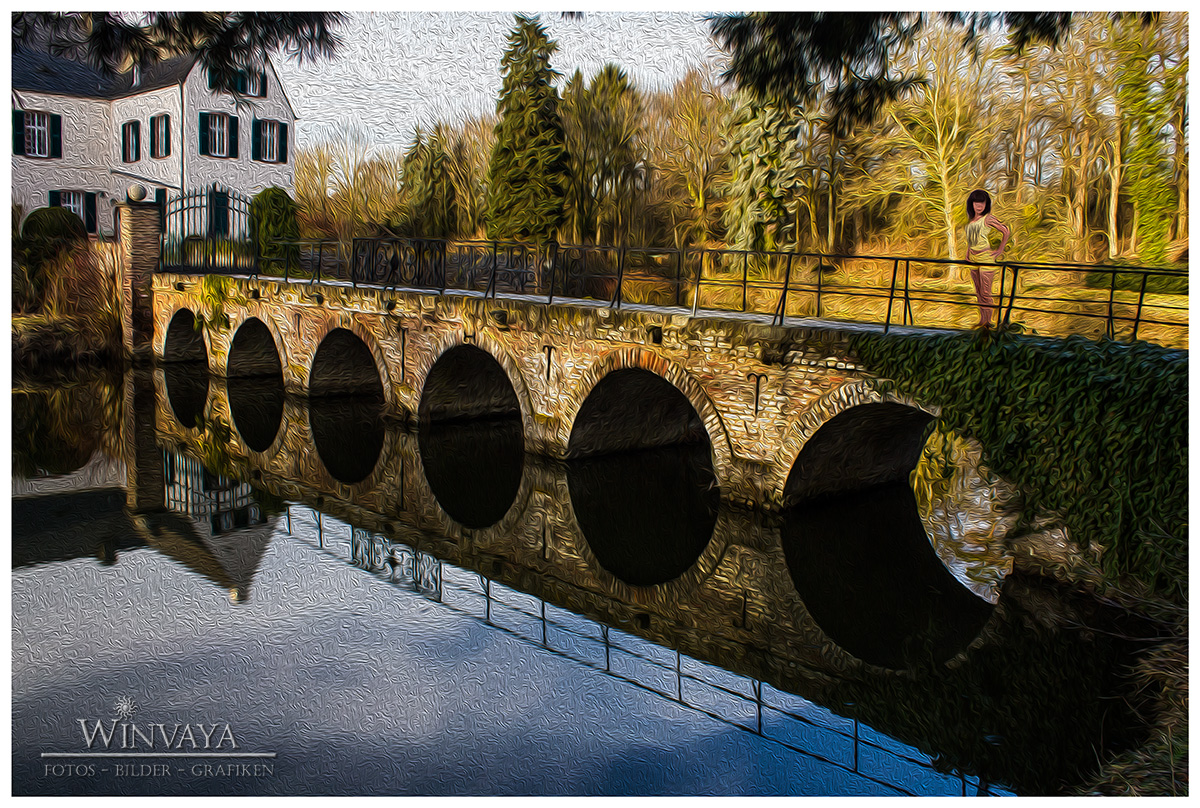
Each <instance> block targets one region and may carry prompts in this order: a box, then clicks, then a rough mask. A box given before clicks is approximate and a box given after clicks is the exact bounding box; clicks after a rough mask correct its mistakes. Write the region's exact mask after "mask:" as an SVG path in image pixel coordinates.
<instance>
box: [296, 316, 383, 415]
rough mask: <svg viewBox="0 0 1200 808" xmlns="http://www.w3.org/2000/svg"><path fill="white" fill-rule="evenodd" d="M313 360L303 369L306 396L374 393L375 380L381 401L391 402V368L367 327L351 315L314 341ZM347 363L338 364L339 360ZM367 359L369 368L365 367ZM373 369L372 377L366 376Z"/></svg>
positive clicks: (303, 385)
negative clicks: (379, 388)
mask: <svg viewBox="0 0 1200 808" xmlns="http://www.w3.org/2000/svg"><path fill="white" fill-rule="evenodd" d="M316 346H317V347H316V349H315V350H314V351H313V355H312V359H311V360H310V361H309V362H308V364H307V367H305V368H303V369H302V371H301V372H302V374H303V377H302V378H301V380H300V385H301V389H302V390H304V392H305V394H306V395H308V396H309V397H312V396H319V395H338V394H342V393H346V394H355V393H367V392H374V390H373V389H372V388H373V387H374V384H373V383H374V382H377V383H378V384H379V385H380V387H382V390H381V391H380V392H382V394H383V398H384V401H385V402H386V404H387V405H389V406H390V405H392V404H393V402H394V397H395V390H394V388H393V384H392V373H391V368H390V367H389V365H388V361H387V359H386V357H385V355H384V352H383V349H382V347H381V346H380V344H379V340H378V339H376V338H375V335H374V334H373V333H372V332H371V331H370V329H367V328H364V327H363V326H362V324H361V323H359V322H358V321H357V320H356V319H355V318H353V317H344V318H341V321H340V322H337V323H331V324H330V325H329V327H328V328H327V329H326V330H325V333H323V334H321V337H320V339H319V340H317V342H316ZM339 359H345V360H346V361H347V362H348V364H344V365H342V366H340V367H339V366H338V360H339ZM368 362H369V367H368ZM369 369H370V370H374V374H375V375H374V379H369V378H366V376H367V371H368V370H369Z"/></svg>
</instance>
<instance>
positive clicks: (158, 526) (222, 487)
mask: <svg viewBox="0 0 1200 808" xmlns="http://www.w3.org/2000/svg"><path fill="white" fill-rule="evenodd" d="M163 464H164V468H163V471H164V492H163V493H164V504H165V505H166V507H167V513H165V514H157V515H154V514H147V515H145V516H144V520H145V523H146V527H147V528H148V529H149V530H150V531H151V534H152V535H151V536H149V537H148V538H147V542H148V543H149V544H150V545H151V546H153V547H154V548H155V549H157V550H159V551H160V552H162V553H164V554H165V555H168V556H170V557H171V558H174V559H175V560H176V561H179V562H180V563H182V564H184V565H186V566H187V567H189V568H190V569H192V570H194V571H196V572H198V573H200V574H201V575H203V576H204V577H206V578H208V579H209V580H211V581H213V582H214V583H216V584H218V585H219V586H221V587H222V588H224V589H228V590H229V596H230V598H231V599H232V600H234V601H245V600H246V599H248V598H249V594H250V582H251V581H252V580H253V578H254V574H255V572H256V571H257V570H258V564H259V562H260V561H261V559H262V555H263V553H264V552H265V551H266V549H267V545H268V544H269V543H270V541H271V534H272V532H273V531H274V525H273V522H274V520H272V519H268V516H267V513H266V511H265V509H264V508H263V507H262V505H261V503H259V501H258V500H257V499H256V498H255V492H254V489H253V488H251V486H250V485H249V484H247V483H243V482H239V481H238V480H235V479H232V478H230V477H225V476H223V475H220V474H214V473H213V472H211V471H209V470H208V469H206V468H204V465H203V464H202V463H201V462H200V461H199V460H197V459H195V458H193V457H187V456H184V455H181V454H176V453H174V452H163ZM183 517H188V518H183Z"/></svg>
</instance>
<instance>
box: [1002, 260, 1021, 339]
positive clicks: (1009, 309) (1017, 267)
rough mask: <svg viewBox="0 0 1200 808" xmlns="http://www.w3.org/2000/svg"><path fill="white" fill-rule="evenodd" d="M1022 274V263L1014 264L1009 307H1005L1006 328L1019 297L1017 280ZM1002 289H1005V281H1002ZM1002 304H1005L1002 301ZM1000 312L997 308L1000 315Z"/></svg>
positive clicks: (1009, 292)
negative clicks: (1014, 303)
mask: <svg viewBox="0 0 1200 808" xmlns="http://www.w3.org/2000/svg"><path fill="white" fill-rule="evenodd" d="M1020 276H1021V265H1020V264H1013V267H1012V281H1010V283H1011V287H1010V288H1009V290H1008V307H1007V308H1006V309H1004V326H1005V327H1006V328H1007V327H1008V323H1009V319H1010V318H1011V317H1012V307H1013V301H1015V300H1016V299H1017V280H1018V278H1020ZM1001 280H1003V279H1001ZM1001 289H1003V283H1001ZM1001 300H1003V296H1002V297H1001ZM1001 305H1003V303H1001ZM999 313H1000V312H999V310H997V311H996V314H997V315H998V314H999Z"/></svg>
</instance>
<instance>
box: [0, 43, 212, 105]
mask: <svg viewBox="0 0 1200 808" xmlns="http://www.w3.org/2000/svg"><path fill="white" fill-rule="evenodd" d="M195 62H196V58H195V57H194V56H176V57H174V58H171V59H165V60H163V61H161V62H158V63H156V64H153V65H151V66H150V67H149V68H147V69H146V71H145V72H144V73H143V74H142V80H141V81H140V82H138V85H137V86H136V87H135V86H133V75H132V73H124V74H120V75H117V76H106V75H104V74H103V73H102V72H100V71H99V70H97V69H96V68H94V67H92V66H91V65H88V64H85V63H83V62H77V61H75V60H72V59H64V58H61V57H58V56H53V55H51V54H49V53H47V52H45V51H39V50H28V49H24V48H22V49H18V50H14V51H13V63H12V68H13V69H12V87H13V89H14V90H17V91H25V92H36V93H49V94H52V95H71V96H77V97H80V98H101V99H107V100H112V99H114V98H122V97H124V96H128V95H134V94H136V93H143V92H147V91H149V90H158V89H161V88H163V87H170V86H172V85H175V84H180V83H182V82H183V80H184V79H185V78H187V74H188V72H189V71H191V69H192V65H194V64H195Z"/></svg>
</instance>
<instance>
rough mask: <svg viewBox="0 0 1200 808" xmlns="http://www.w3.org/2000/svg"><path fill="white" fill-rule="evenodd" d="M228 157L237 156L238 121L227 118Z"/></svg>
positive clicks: (233, 118)
mask: <svg viewBox="0 0 1200 808" xmlns="http://www.w3.org/2000/svg"><path fill="white" fill-rule="evenodd" d="M229 156H230V157H237V156H238V119H237V118H235V117H233V116H232V115H230V116H229Z"/></svg>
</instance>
